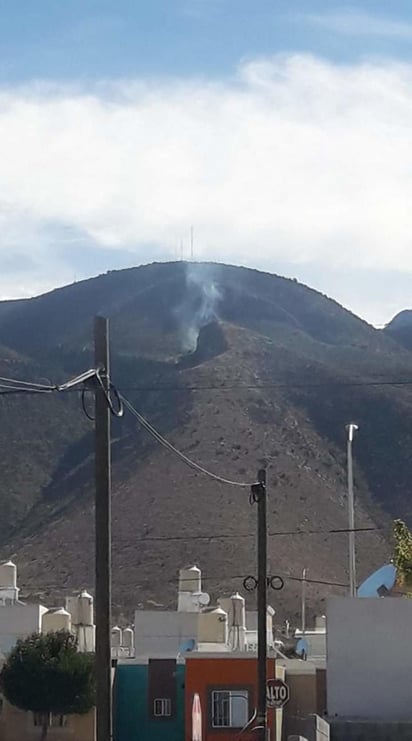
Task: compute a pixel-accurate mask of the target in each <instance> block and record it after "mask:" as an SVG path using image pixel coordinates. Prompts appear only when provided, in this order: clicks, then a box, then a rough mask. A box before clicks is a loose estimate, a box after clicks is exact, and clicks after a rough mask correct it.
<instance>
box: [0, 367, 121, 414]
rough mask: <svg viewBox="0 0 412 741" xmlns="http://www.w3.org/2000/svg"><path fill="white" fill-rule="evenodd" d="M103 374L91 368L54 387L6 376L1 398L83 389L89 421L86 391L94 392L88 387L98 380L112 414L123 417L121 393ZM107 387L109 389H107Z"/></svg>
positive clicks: (2, 380) (0, 387)
mask: <svg viewBox="0 0 412 741" xmlns="http://www.w3.org/2000/svg"><path fill="white" fill-rule="evenodd" d="M103 374H104V370H103V369H101V368H91V369H89V370H87V371H84V373H81V374H80V375H78V376H74V377H73V378H69V380H68V381H65V382H64V383H61V384H54V385H51V384H50V385H48V386H46V385H44V384H36V383H32V382H31V381H20V380H18V379H16V378H6V377H4V376H1V377H0V396H5V395H10V394H45V393H46V394H50V393H54V392H57V393H66V392H69V391H79V387H82V389H81V390H82V406H83V411H84V413H85V415H86V416H87V417H88V419H93V418H92V417H91V416H90V415H89V414H88V412H87V409H86V405H85V400H84V396H85V391H87V390H93V389H90V388H89V387H88V385H89V384H90V382H91V381H93V380H96V381H97V384H98V386H99V387H100V389H101V390H102V391H103V393H104V395H105V398H106V402H107V405H108V407H109V409H110V412H111V413H112V414H113V416H115V417H122V416H123V404H122V401H121V399H120V396H119V393H118V391H117V389H116V387H115V386H114V385H113V383H111V381H110V379H107V381H105V380H103ZM106 385H107V388H106ZM112 394H113V396H114V398H115V403H113V401H112Z"/></svg>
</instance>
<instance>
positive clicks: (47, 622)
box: [42, 607, 72, 633]
mask: <svg viewBox="0 0 412 741" xmlns="http://www.w3.org/2000/svg"><path fill="white" fill-rule="evenodd" d="M71 627H72V620H71V615H70V612H67V610H65V609H64V607H60V608H59V609H58V610H49V612H45V613H44V615H43V618H42V633H55V632H57V631H59V630H67V631H71Z"/></svg>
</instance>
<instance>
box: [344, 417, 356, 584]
mask: <svg viewBox="0 0 412 741" xmlns="http://www.w3.org/2000/svg"><path fill="white" fill-rule="evenodd" d="M358 429H359V428H358V425H355V424H352V423H351V424H349V425H346V432H347V435H348V437H347V463H348V522H349V595H350V597H356V554H355V501H354V495H353V461H352V443H353V438H354V435H355V432H356V431H357V430H358Z"/></svg>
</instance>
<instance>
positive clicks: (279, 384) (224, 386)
mask: <svg viewBox="0 0 412 741" xmlns="http://www.w3.org/2000/svg"><path fill="white" fill-rule="evenodd" d="M373 386H376V387H379V386H412V380H383V381H319V382H311V381H295V382H294V381H276V382H270V383H221V384H194V385H187V386H182V385H172V384H169V385H166V384H165V385H163V386H123V387H122V390H123V391H141V392H159V391H233V390H244V391H254V390H256V389H278V388H279V389H283V388H325V387H326V388H327V387H330V388H341V387H343V388H351V387H373Z"/></svg>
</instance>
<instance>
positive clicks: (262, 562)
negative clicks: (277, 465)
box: [254, 469, 267, 741]
mask: <svg viewBox="0 0 412 741" xmlns="http://www.w3.org/2000/svg"><path fill="white" fill-rule="evenodd" d="M254 496H255V499H256V500H257V509H258V532H257V536H258V543H257V571H258V584H257V590H258V594H257V607H258V672H257V673H258V682H257V685H258V686H257V715H256V726H257V728H256V730H257V738H258V739H259V741H267V708H266V683H267V676H266V673H267V667H266V661H267V524H266V471H265V470H264V469H262V470H260V471H259V472H258V484H256V486H255V487H254Z"/></svg>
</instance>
